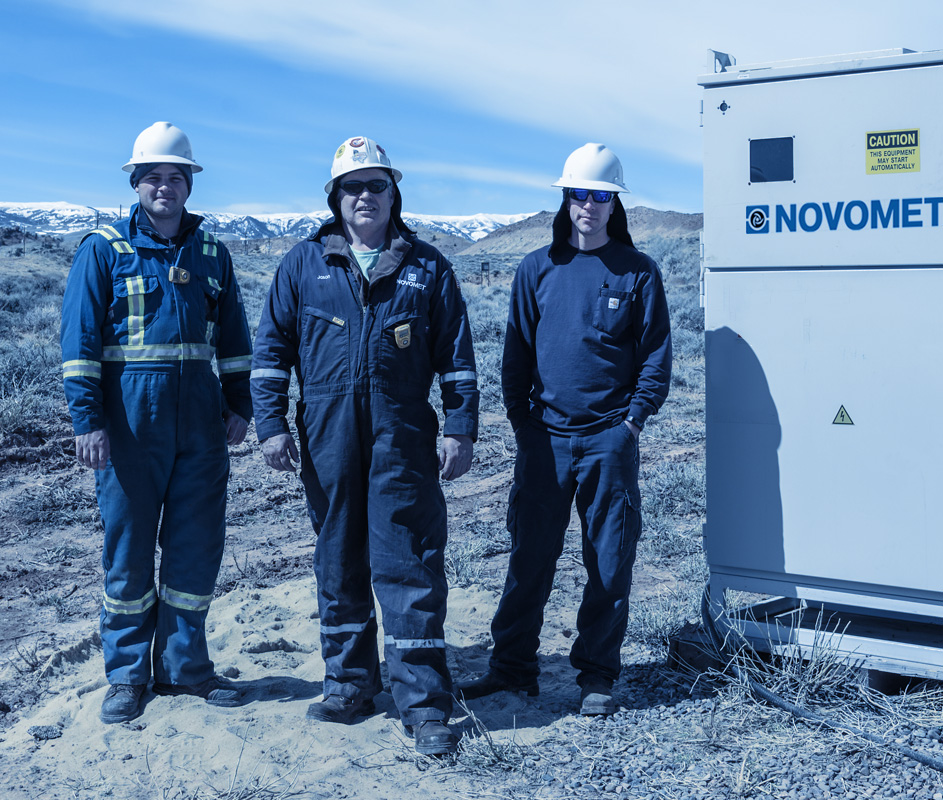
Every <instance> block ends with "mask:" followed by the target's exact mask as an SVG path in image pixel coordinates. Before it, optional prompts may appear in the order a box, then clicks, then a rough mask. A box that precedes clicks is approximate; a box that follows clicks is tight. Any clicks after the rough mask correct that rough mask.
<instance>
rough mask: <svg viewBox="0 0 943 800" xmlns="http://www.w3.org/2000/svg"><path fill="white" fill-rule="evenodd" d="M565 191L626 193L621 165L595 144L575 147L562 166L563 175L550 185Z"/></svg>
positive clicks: (611, 154) (609, 151)
mask: <svg viewBox="0 0 943 800" xmlns="http://www.w3.org/2000/svg"><path fill="white" fill-rule="evenodd" d="M551 185H552V186H562V187H563V188H565V189H602V190H604V191H610V192H627V191H629V190H628V189H626V188H625V184H624V183H622V163H621V162H620V161H619V159H618V158H616V154H615V153H613V152H612V150H610V149H609V148H608V147H606V146H605V145H602V144H597V143H595V142H590V143H589V144H584V145H583V146H582V147H577V148H576V150H574V151H573V152H572V153H570V156H569V158H567V160H566V163H565V164H564V165H563V175H562V176H560V179H559V180H558V181H557V182H556V183H554V184H551Z"/></svg>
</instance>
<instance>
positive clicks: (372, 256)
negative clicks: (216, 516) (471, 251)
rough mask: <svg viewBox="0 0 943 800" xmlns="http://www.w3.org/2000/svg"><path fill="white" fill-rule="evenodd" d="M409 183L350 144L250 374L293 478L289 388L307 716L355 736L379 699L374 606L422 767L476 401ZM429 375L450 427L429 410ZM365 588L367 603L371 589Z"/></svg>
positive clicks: (442, 743) (450, 745) (445, 713)
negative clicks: (312, 696)
mask: <svg viewBox="0 0 943 800" xmlns="http://www.w3.org/2000/svg"><path fill="white" fill-rule="evenodd" d="M401 178H402V174H401V173H400V171H399V170H397V169H394V168H393V167H392V165H391V164H390V159H389V157H388V156H387V154H386V152H385V151H384V150H383V148H382V147H381V146H380V145H378V144H377V143H376V142H375V141H373V140H372V139H367V138H366V137H363V136H355V137H353V138H350V139H347V140H346V141H344V143H343V144H341V146H340V147H339V148H338V149H337V151H336V153H335V154H334V160H333V162H332V165H331V179H330V180H329V181H328V182H327V184H326V186H325V187H324V190H325V191H326V192H327V194H328V200H327V202H328V206H329V207H330V209H331V211H332V212H333V213H334V218H333V219H332V220H329V221H328V222H327V223H325V224H324V225H323V226H322V227H321V229H320V230H319V231H318V232H317V233H316V234H315V235H314V236H312V237H311V238H310V239H308V240H307V241H305V242H302V243H301V244H299V245H297V246H296V247H295V248H293V249H292V250H291V252H289V253H288V255H287V256H285V259H284V260H283V261H282V263H281V264H280V265H279V267H278V270H277V272H276V273H275V278H274V280H273V282H272V287H271V290H270V292H269V298H268V303H267V305H266V306H265V308H264V309H263V312H262V319H261V321H260V322H259V330H258V335H257V336H256V341H255V353H254V357H253V362H252V401H253V405H254V410H255V415H256V430H257V432H258V436H259V440H260V441H261V442H262V453H263V455H264V456H265V460H266V462H267V463H268V464H269V466H271V467H272V468H273V469H278V470H294V468H295V464H296V463H297V462H298V461H299V449H298V448H297V447H296V446H295V442H294V440H293V438H292V435H291V433H290V432H289V428H288V422H287V419H286V417H287V414H288V389H289V384H290V381H291V373H292V371H294V373H295V375H296V377H297V379H298V385H299V387H300V392H301V399H300V401H299V402H298V403H297V406H296V422H297V427H298V435H299V438H300V440H301V441H300V443H301V447H300V463H301V479H302V481H303V483H304V487H305V495H306V497H307V503H308V513H309V515H310V517H311V521H312V523H313V526H314V530H315V532H316V533H317V536H318V541H317V547H316V549H315V554H314V572H315V577H316V579H317V587H318V608H319V611H320V625H321V651H322V655H323V657H324V663H325V676H324V699H323V700H321V701H320V702H317V703H313V704H312V705H311V706H310V708H309V709H308V717H309V718H311V719H317V720H321V721H325V722H334V723H342V724H351V723H353V722H356V721H357V720H358V719H359V718H361V717H363V716H366V715H368V714H372V713H373V711H374V708H375V707H374V702H373V698H374V697H375V696H376V695H377V694H378V693H379V692H380V691H382V689H383V685H382V683H381V680H380V662H379V654H378V651H377V632H378V628H377V619H376V611H375V608H374V603H373V595H374V592H375V593H376V597H377V600H378V601H379V603H380V608H381V611H382V613H383V627H384V632H385V645H386V663H387V666H388V667H389V677H390V688H391V691H392V694H393V701H394V702H395V704H396V707H397V709H398V710H399V714H400V718H401V720H402V722H403V725H404V726H405V727H406V729H407V731H408V732H412V734H413V736H414V739H415V746H416V750H417V751H418V752H420V753H423V754H427V755H443V754H445V753H450V752H452V751H453V750H455V747H456V737H455V735H454V734H453V733H452V732H451V731H450V730H449V728H448V727H447V723H448V720H449V717H450V716H451V713H452V682H451V678H450V676H449V671H448V667H447V666H446V662H445V639H444V623H445V610H446V594H447V586H446V580H445V562H444V552H445V543H446V509H445V499H444V497H443V495H442V490H441V488H440V486H439V473H440V472H441V475H442V477H443V478H444V479H445V480H453V479H455V478H458V477H460V476H461V475H463V474H464V473H465V472H466V471H467V470H468V468H469V467H470V465H471V458H472V442H473V440H474V439H475V438H476V437H477V432H478V385H477V378H476V375H475V359H474V355H473V353H472V340H471V331H470V326H469V323H468V316H467V314H466V312H465V303H464V301H463V299H462V294H461V291H460V290H459V285H458V281H457V280H456V277H455V273H454V272H453V271H452V267H451V265H450V264H449V262H448V261H446V259H445V258H444V257H443V255H442V254H441V253H440V252H439V251H438V250H436V249H435V248H434V247H432V246H431V245H429V244H427V243H425V242H423V241H422V240H421V239H418V238H416V237H415V235H414V234H413V233H412V232H411V231H410V230H409V229H408V228H407V227H406V224H405V223H404V222H403V220H402V217H401V215H400V214H401V209H402V197H401V196H400V192H399V188H398V186H397V184H398V183H399V181H400V179H401ZM436 375H438V379H439V385H440V388H441V393H442V409H443V412H444V415H445V422H444V428H443V438H442V445H441V448H440V450H439V453H438V456H437V454H436V436H437V433H438V427H439V426H438V419H437V417H436V414H435V411H434V410H433V409H432V407H431V406H430V404H429V390H430V388H431V384H432V380H433V377H434V376H436ZM371 583H372V588H371Z"/></svg>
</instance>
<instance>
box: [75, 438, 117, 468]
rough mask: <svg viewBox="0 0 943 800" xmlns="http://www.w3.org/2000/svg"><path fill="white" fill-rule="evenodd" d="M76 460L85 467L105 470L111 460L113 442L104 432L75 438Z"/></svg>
mask: <svg viewBox="0 0 943 800" xmlns="http://www.w3.org/2000/svg"><path fill="white" fill-rule="evenodd" d="M75 458H76V460H77V461H78V462H79V463H80V464H81V465H82V466H83V467H91V468H92V469H104V468H105V465H106V464H107V463H108V459H109V458H111V440H110V439H109V438H108V434H107V433H105V431H104V430H99V431H92V432H91V433H83V434H81V435H80V436H76V437H75Z"/></svg>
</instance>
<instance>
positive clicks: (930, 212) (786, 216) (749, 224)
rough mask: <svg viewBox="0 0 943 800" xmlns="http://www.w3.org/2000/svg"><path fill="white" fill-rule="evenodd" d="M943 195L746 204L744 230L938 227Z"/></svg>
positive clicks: (774, 231)
mask: <svg viewBox="0 0 943 800" xmlns="http://www.w3.org/2000/svg"><path fill="white" fill-rule="evenodd" d="M941 207H943V197H894V198H891V199H889V200H836V201H830V202H825V203H802V204H799V203H790V204H789V205H781V204H780V205H776V206H773V207H772V210H771V207H770V206H768V205H756V206H746V232H747V233H797V232H803V233H813V232H815V231H818V230H822V231H823V232H824V231H825V230H829V231H837V230H840V229H843V230H850V231H860V230H862V229H863V228H870V229H871V230H877V229H879V228H882V229H885V230H886V229H888V228H923V227H927V228H938V227H940V209H941Z"/></svg>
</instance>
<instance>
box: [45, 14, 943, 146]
mask: <svg viewBox="0 0 943 800" xmlns="http://www.w3.org/2000/svg"><path fill="white" fill-rule="evenodd" d="M55 2H62V3H63V4H64V2H65V0H55ZM916 5H917V6H919V9H917V8H914V4H913V3H911V4H909V5H908V13H907V14H903V15H893V14H892V15H887V14H886V11H887V5H886V3H884V2H878V1H877V0H854V1H853V0H833V2H830V3H828V4H823V3H821V2H817V1H814V0H793V2H790V3H788V4H781V5H779V6H775V5H769V4H767V5H764V6H763V7H762V11H760V10H759V9H758V7H757V5H756V3H755V2H752V1H751V2H745V0H733V1H731V2H725V3H723V4H710V3H703V2H700V0H676V2H673V3H662V4H657V3H655V4H643V3H639V2H628V0H597V2H595V3H592V4H588V3H580V2H573V1H572V0H540V2H536V1H535V2H515V3H508V2H506V1H505V0H477V1H476V2H474V3H472V2H454V3H438V2H437V3H431V2H426V1H424V0H401V1H400V2H398V3H395V4H394V3H387V2H381V1H380V0H360V2H358V3H356V4H323V3H312V2H310V1H309V0H281V2H275V3H267V4H265V5H260V4H259V3H258V2H256V0H162V2H160V3H127V4H115V3H113V2H112V1H111V0H85V1H84V2H83V3H82V4H81V7H83V8H85V9H86V10H87V11H88V12H90V13H92V14H96V15H102V16H104V17H107V18H108V19H109V20H110V23H109V24H112V25H113V24H114V20H115V18H116V17H121V18H124V19H126V20H129V21H134V22H137V23H142V24H147V25H155V26H159V27H163V28H168V29H173V30H179V31H185V32H186V33H187V34H189V35H191V36H193V35H197V36H201V35H202V36H206V37H208V38H219V39H225V40H229V41H233V42H238V43H240V44H242V45H244V46H248V47H252V48H254V49H256V50H259V51H262V52H264V53H265V54H267V56H269V57H270V58H273V59H278V60H281V61H284V62H289V63H291V64H293V65H296V66H298V65H304V66H309V67H312V68H316V69H318V70H319V71H326V72H328V73H331V72H335V73H342V74H348V75H357V76H358V77H359V78H361V79H364V78H366V79H372V80H374V81H376V82H378V83H388V84H390V85H391V86H392V87H398V88H400V89H405V88H406V87H418V88H419V89H421V90H422V91H424V92H427V93H429V92H431V93H438V94H439V96H441V97H442V99H443V101H444V102H452V103H454V104H456V105H458V106H463V107H471V108H473V109H474V110H476V111H477V112H479V113H480V112H485V113H487V114H490V115H493V116H495V117H499V118H505V119H511V120H514V121H517V122H524V123H527V124H529V125H533V126H535V127H537V128H538V129H545V130H553V131H556V132H559V133H563V134H571V135H573V136H575V137H578V138H580V139H582V140H585V139H586V138H587V133H589V138H597V139H599V140H602V141H606V142H612V143H617V144H620V145H623V146H624V145H625V144H630V145H631V146H632V147H633V148H637V149H638V150H642V151H645V150H647V151H651V152H652V153H659V154H670V155H672V156H673V157H674V158H675V159H678V160H681V161H685V162H688V163H695V162H698V161H699V160H700V156H701V152H700V136H699V133H698V109H699V98H700V89H699V88H698V86H697V83H696V78H697V75H698V74H699V73H702V72H705V71H707V69H708V67H707V64H708V61H707V48H708V47H709V46H713V47H717V48H719V49H727V50H732V51H734V52H735V55H738V56H739V60H740V62H741V63H744V62H745V61H752V62H755V61H764V60H775V59H780V58H787V57H789V58H792V57H797V56H802V55H823V54H826V53H829V52H847V51H849V50H861V49H877V48H882V47H887V46H889V43H888V39H889V38H891V39H893V38H896V37H899V36H902V35H906V36H908V37H909V38H911V39H918V40H919V41H911V42H909V46H911V47H916V48H918V49H922V48H923V47H927V48H929V47H932V46H934V43H933V42H932V41H929V42H928V41H927V39H928V38H929V37H932V36H937V37H938V33H937V32H938V31H940V30H941V29H943V4H940V3H938V2H935V0H916ZM69 6H70V7H71V8H75V4H74V2H73V0H70V2H69ZM874 14H877V18H878V19H880V20H881V24H880V25H875V16H874ZM898 16H899V17H900V20H899V22H898V21H897V17H898ZM915 18H919V19H920V26H919V27H918V28H914V26H913V20H914V19H915ZM811 20H814V24H813V23H812V22H811ZM928 31H931V32H932V33H927V32H928ZM155 44H156V45H158V46H159V42H156V43H155ZM891 44H894V43H893V42H892V43H891ZM896 44H905V43H903V42H898V43H896ZM939 44H940V42H939V41H937V42H936V45H939Z"/></svg>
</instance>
